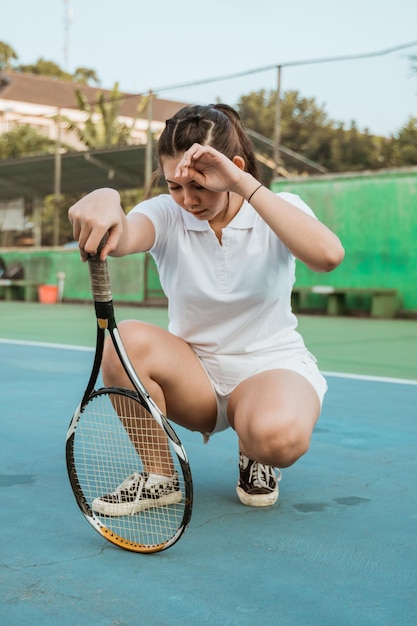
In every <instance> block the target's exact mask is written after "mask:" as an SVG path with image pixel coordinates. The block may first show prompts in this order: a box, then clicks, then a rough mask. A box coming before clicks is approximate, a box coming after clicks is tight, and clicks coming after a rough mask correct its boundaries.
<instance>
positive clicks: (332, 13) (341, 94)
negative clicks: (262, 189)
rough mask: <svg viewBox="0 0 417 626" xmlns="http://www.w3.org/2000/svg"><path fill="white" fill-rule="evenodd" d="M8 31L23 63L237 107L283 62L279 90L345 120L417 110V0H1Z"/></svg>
mask: <svg viewBox="0 0 417 626" xmlns="http://www.w3.org/2000/svg"><path fill="white" fill-rule="evenodd" d="M1 9H2V10H1ZM0 41H2V42H4V43H7V44H9V45H10V46H11V47H12V48H13V49H14V50H15V52H16V53H17V55H18V61H17V62H18V63H21V64H29V63H35V62H36V61H37V60H38V59H39V58H41V57H42V58H44V59H47V60H51V61H54V62H55V63H57V64H58V65H60V66H61V67H63V68H64V69H66V70H67V71H69V72H71V73H73V72H74V71H75V69H76V68H77V67H88V68H91V69H94V70H95V71H96V73H97V75H98V77H99V79H100V81H101V86H102V87H103V88H106V89H111V88H112V87H113V86H114V84H115V83H116V82H118V83H119V88H120V89H121V90H122V91H126V92H130V93H147V92H148V91H149V90H153V91H155V92H156V94H157V95H158V96H159V97H161V98H166V99H169V100H176V101H179V102H187V103H188V102H190V103H191V102H193V103H194V102H198V103H200V104H205V103H209V102H213V101H217V100H221V101H223V102H227V103H228V104H230V105H232V106H234V105H236V103H237V102H238V100H239V98H240V97H241V96H242V95H247V94H249V93H251V92H253V91H259V90H261V89H265V90H266V91H270V90H274V89H276V87H277V69H276V67H277V66H278V65H281V66H282V70H281V90H282V92H285V91H288V90H298V91H299V93H300V95H301V96H302V97H305V98H314V99H315V101H316V103H317V104H318V105H319V106H320V107H322V108H323V109H324V110H325V111H326V113H327V115H328V117H329V119H331V120H334V121H336V122H343V123H344V124H345V125H346V126H349V125H350V123H351V121H352V120H354V121H355V122H356V124H357V125H358V127H359V129H360V130H362V131H363V130H365V129H368V130H369V132H371V133H373V134H379V135H385V136H389V135H391V134H394V135H395V133H397V132H398V131H399V130H400V129H401V127H403V126H404V125H405V124H406V123H407V122H408V120H409V118H410V117H411V116H414V117H417V72H414V73H413V71H412V68H411V61H410V60H409V57H410V56H411V55H415V56H416V57H417V2H416V0H396V2H388V1H387V2H383V1H382V0H345V1H344V2H338V1H337V0H336V1H335V0H297V1H296V2H288V0H239V1H238V0H210V1H207V0H206V1H205V0H66V1H65V0H36V2H35V1H33V0H12V1H10V0H0ZM412 42H415V44H414V45H413V46H412V47H409V48H407V49H403V50H399V51H396V52H393V53H390V54H383V55H377V56H372V57H370V58H362V59H353V60H346V61H336V60H332V61H326V62H321V63H310V61H312V60H317V59H334V58H335V57H336V58H337V57H341V56H357V55H365V54H372V53H376V52H378V53H379V52H383V51H386V50H390V49H391V48H396V47H399V46H402V45H405V44H408V43H412ZM299 61H300V62H301V63H300V64H299V65H291V64H292V63H294V62H299ZM265 68H271V69H265ZM258 70H262V71H258ZM245 72H250V74H248V75H246V76H240V77H238V78H227V77H229V76H231V75H235V74H243V73H245ZM212 78H219V80H216V81H214V82H209V83H207V84H204V85H199V86H193V87H183V88H180V89H171V87H172V86H175V85H182V84H184V83H193V82H199V81H205V80H206V79H212Z"/></svg>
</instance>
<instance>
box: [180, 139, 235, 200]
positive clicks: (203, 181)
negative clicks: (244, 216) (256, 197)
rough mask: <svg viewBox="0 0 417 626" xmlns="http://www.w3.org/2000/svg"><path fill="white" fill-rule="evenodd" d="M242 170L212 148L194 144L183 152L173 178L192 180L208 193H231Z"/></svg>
mask: <svg viewBox="0 0 417 626" xmlns="http://www.w3.org/2000/svg"><path fill="white" fill-rule="evenodd" d="M242 173H243V172H242V170H241V169H239V168H238V167H237V166H236V165H235V164H234V163H233V161H231V160H230V159H229V158H228V157H227V156H225V155H224V154H222V153H221V152H219V151H218V150H216V149H215V148H212V147H211V146H202V145H201V144H198V143H195V144H193V145H192V146H191V148H189V149H188V150H186V152H184V154H183V155H182V157H181V159H180V161H179V163H178V165H177V168H176V170H175V177H176V178H181V177H188V178H192V179H193V180H194V181H195V182H196V183H198V184H199V185H201V186H202V187H205V188H206V189H209V190H210V191H218V192H220V191H231V190H232V189H233V187H234V186H235V185H237V183H238V181H239V179H240V177H241V175H242Z"/></svg>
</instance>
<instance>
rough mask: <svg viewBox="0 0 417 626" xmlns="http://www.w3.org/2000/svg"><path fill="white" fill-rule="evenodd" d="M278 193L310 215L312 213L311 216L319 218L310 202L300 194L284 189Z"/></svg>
mask: <svg viewBox="0 0 417 626" xmlns="http://www.w3.org/2000/svg"><path fill="white" fill-rule="evenodd" d="M277 195H278V196H279V197H280V198H282V199H283V200H285V201H286V202H289V203H290V204H293V205H294V206H296V207H297V208H298V209H301V210H302V211H304V213H307V214H308V215H311V217H315V218H316V219H317V216H316V215H315V213H314V211H313V209H311V208H310V207H309V206H308V204H307V203H306V202H304V200H302V199H301V198H300V196H297V194H295V193H289V192H287V191H283V192H281V193H279V194H277Z"/></svg>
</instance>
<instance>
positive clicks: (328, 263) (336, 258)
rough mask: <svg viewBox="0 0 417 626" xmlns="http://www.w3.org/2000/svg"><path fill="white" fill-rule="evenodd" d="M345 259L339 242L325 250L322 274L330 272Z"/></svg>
mask: <svg viewBox="0 0 417 626" xmlns="http://www.w3.org/2000/svg"><path fill="white" fill-rule="evenodd" d="M344 258H345V249H344V247H343V246H342V243H341V242H340V240H337V242H336V243H335V244H334V245H332V246H329V247H328V248H326V250H325V251H324V254H323V266H322V270H321V271H322V272H331V271H332V270H334V269H336V267H338V266H339V265H340V264H341V262H342V261H343V259H344Z"/></svg>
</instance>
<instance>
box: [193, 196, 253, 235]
mask: <svg viewBox="0 0 417 626" xmlns="http://www.w3.org/2000/svg"><path fill="white" fill-rule="evenodd" d="M181 215H182V219H183V222H184V225H185V228H186V229H187V230H209V228H210V225H209V223H208V222H206V221H201V220H199V219H197V218H196V217H194V215H192V214H191V213H188V211H185V210H184V209H182V208H181ZM256 217H257V213H256V211H255V209H254V208H253V207H252V206H251V205H250V204H249V203H248V202H246V200H244V201H243V204H242V206H241V207H240V209H239V211H238V212H237V213H236V215H235V216H234V218H233V219H232V221H231V222H230V223H229V224H228V225H227V226H226V228H236V229H237V230H248V229H249V228H253V227H254V226H255V222H256Z"/></svg>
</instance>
